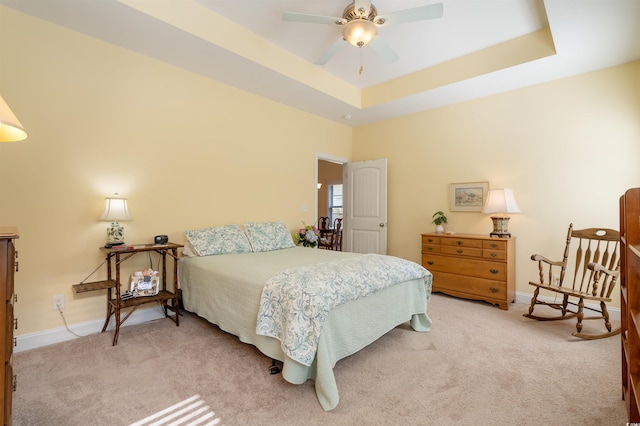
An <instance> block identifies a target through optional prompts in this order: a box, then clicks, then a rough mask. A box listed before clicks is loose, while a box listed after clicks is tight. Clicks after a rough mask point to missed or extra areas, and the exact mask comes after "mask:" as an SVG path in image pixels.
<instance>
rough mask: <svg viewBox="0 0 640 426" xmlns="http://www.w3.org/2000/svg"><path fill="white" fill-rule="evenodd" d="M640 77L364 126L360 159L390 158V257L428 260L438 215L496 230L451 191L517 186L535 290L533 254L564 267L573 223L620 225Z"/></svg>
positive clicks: (358, 133) (615, 74) (529, 91)
mask: <svg viewBox="0 0 640 426" xmlns="http://www.w3.org/2000/svg"><path fill="white" fill-rule="evenodd" d="M639 75H640V61H636V62H633V63H629V64H626V65H622V66H618V67H614V68H609V69H605V70H601V71H596V72H592V73H588V74H584V75H581V76H577V77H573V78H567V79H563V80H559V81H555V82H550V83H546V84H541V85H538V86H534V87H529V88H525V89H521V90H515V91H512V92H508V93H504V94H500V95H495V96H490V97H486V98H483V99H478V100H475V101H472V102H467V103H463V104H458V105H452V106H449V107H445V108H440V109H437V110H433V111H428V112H423V113H419V114H415V115H411V116H407V117H402V118H398V119H395V120H390V121H386V122H382V123H377V124H372V125H369V126H364V127H361V128H358V129H356V130H355V132H354V139H353V161H359V160H365V159H371V158H383V157H386V158H388V160H389V162H388V167H389V169H388V175H389V176H388V200H389V201H388V215H389V245H388V248H389V253H390V254H392V255H397V256H401V257H404V258H407V259H410V260H413V261H416V262H419V261H420V236H419V235H420V233H422V232H433V231H434V225H433V224H431V215H432V214H433V213H434V212H436V211H438V210H443V211H444V212H445V213H446V214H447V216H448V219H449V225H450V226H453V227H455V229H456V231H457V232H458V233H462V232H465V233H478V234H488V233H489V232H491V230H492V225H491V220H490V219H489V217H487V216H486V215H484V214H482V213H461V212H450V210H449V184H450V183H452V182H478V181H488V182H489V184H490V188H501V187H511V188H513V191H514V194H515V197H516V200H517V202H518V205H519V207H520V209H521V210H522V214H519V215H513V216H512V218H511V220H510V224H509V230H510V231H511V233H512V234H513V235H514V236H516V237H517V244H516V247H517V262H516V263H517V266H516V273H517V274H516V275H517V291H518V292H526V293H532V290H531V289H532V287H531V286H529V285H528V284H527V283H528V281H529V280H530V279H535V278H536V276H537V275H536V274H537V272H536V271H537V269H536V267H535V265H534V262H532V261H531V260H530V259H529V258H530V255H531V254H533V253H541V254H545V255H547V256H548V257H552V258H557V259H560V258H561V257H562V249H563V241H564V238H565V236H566V232H567V227H568V225H569V223H570V222H573V223H574V225H575V226H576V227H578V228H581V227H584V228H586V227H609V228H613V229H618V228H619V225H618V198H619V197H620V196H621V195H622V194H623V192H624V191H625V190H626V189H627V188H630V187H634V186H638V185H639V184H640V167H638V164H639V163H638V162H639V160H640V79H639V78H638V76H639ZM616 296H617V295H616Z"/></svg>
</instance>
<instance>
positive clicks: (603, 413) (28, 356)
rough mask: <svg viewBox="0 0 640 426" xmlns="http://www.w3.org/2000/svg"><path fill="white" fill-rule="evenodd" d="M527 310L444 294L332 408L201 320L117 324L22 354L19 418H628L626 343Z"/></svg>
mask: <svg viewBox="0 0 640 426" xmlns="http://www.w3.org/2000/svg"><path fill="white" fill-rule="evenodd" d="M526 308H527V306H526V305H524V304H515V305H511V307H510V310H509V311H502V310H499V309H497V308H496V307H493V306H491V305H489V304H486V303H482V302H472V301H466V300H460V299H455V298H451V297H448V296H443V295H439V294H435V295H434V296H433V299H432V302H431V305H430V306H429V315H430V316H431V318H432V320H433V323H434V325H433V327H432V330H431V331H430V332H429V333H417V332H414V331H412V330H411V328H410V327H409V325H408V324H404V325H401V326H400V327H398V328H396V329H394V330H392V331H391V332H390V333H388V334H387V335H385V336H384V337H382V338H381V339H379V340H378V341H377V342H375V343H374V344H372V345H370V346H369V347H367V348H365V349H363V350H362V351H360V352H358V353H357V354H355V355H353V356H351V357H349V358H346V359H344V360H341V361H339V362H338V364H337V365H336V367H335V374H336V377H337V382H338V388H339V390H340V404H339V405H338V407H337V408H336V409H335V410H333V411H331V412H325V411H323V410H322V408H321V407H320V405H319V403H318V401H317V399H316V396H315V392H314V388H313V383H312V382H310V381H308V382H307V383H305V384H303V385H291V384H289V383H287V382H285V381H284V380H283V379H282V376H281V375H270V374H269V371H268V370H269V366H270V360H269V359H267V358H265V357H264V356H262V355H261V354H260V353H259V352H258V351H257V350H256V349H255V348H253V347H251V346H248V345H245V344H242V343H240V342H239V341H238V340H237V339H236V338H235V337H233V336H231V335H228V334H226V333H224V332H221V331H220V330H219V329H218V328H217V327H215V326H212V325H210V324H208V323H207V322H205V321H204V320H202V319H200V318H198V317H196V316H194V315H192V314H185V316H184V317H183V318H182V319H181V321H180V327H175V324H174V323H173V322H172V321H170V320H167V319H162V320H158V321H154V322H153V323H148V324H143V325H137V326H130V327H125V328H123V329H122V330H121V332H120V339H119V343H118V346H116V347H112V346H111V339H112V333H111V332H107V333H104V334H97V335H92V336H89V337H84V338H80V339H75V340H72V341H68V342H65V343H60V344H56V345H51V346H48V347H44V348H39V349H34V350H31V351H26V352H22V353H18V354H16V355H15V356H14V367H15V371H16V373H17V375H18V388H17V391H16V392H15V393H14V404H13V424H14V425H19V426H20V425H24V426H27V425H29V426H35V425H129V424H133V423H135V422H139V421H140V422H139V423H137V424H140V425H150V424H153V421H155V420H157V419H155V420H154V419H148V420H145V421H142V420H143V419H145V418H147V417H148V416H152V415H153V414H154V413H158V412H161V411H162V410H166V411H165V412H163V413H161V414H159V416H165V417H166V416H174V417H173V420H174V421H175V420H176V419H182V420H178V421H177V422H176V423H174V424H189V421H194V423H193V424H206V423H196V421H197V420H195V419H201V420H204V419H205V418H207V419H208V421H210V424H225V425H299V424H304V425H328V424H331V425H353V424H360V425H474V426H475V425H515V424H518V425H563V426H566V425H598V426H602V425H624V424H625V423H626V411H625V405H624V402H623V401H622V400H621V390H620V338H619V337H618V336H617V337H613V338H609V339H602V340H596V341H583V340H578V339H575V338H573V337H572V336H571V332H572V331H573V329H574V323H573V322H572V321H563V322H553V323H550V322H546V323H542V322H537V321H534V320H530V319H526V318H524V317H522V313H523V312H524V311H525V309H526ZM587 325H588V326H589V327H595V326H596V325H599V324H596V323H595V322H594V321H590V322H588V324H587ZM198 404H199V405H198ZM198 409H199V410H200V411H197V410H198ZM187 413H191V414H187ZM188 415H190V416H191V418H190V420H187V419H186V417H187V416H188ZM157 424H170V422H169V421H168V420H167V423H157Z"/></svg>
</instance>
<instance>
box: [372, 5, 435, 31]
mask: <svg viewBox="0 0 640 426" xmlns="http://www.w3.org/2000/svg"><path fill="white" fill-rule="evenodd" d="M443 10H444V6H443V5H442V3H434V4H429V5H427V6H421V7H416V8H413V9H405V10H399V11H397V12H390V13H387V14H386V15H379V16H376V18H375V19H374V22H375V23H376V24H377V25H384V26H385V27H386V26H387V25H396V24H404V23H406V22H415V21H424V20H426V19H438V18H442V15H443ZM379 20H384V22H383V23H378V21H379Z"/></svg>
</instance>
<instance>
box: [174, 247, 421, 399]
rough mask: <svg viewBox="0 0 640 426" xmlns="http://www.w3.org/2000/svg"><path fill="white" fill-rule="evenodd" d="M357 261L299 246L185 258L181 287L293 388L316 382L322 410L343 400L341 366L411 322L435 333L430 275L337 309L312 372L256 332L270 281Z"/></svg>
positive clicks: (197, 309) (190, 307)
mask: <svg viewBox="0 0 640 426" xmlns="http://www.w3.org/2000/svg"><path fill="white" fill-rule="evenodd" d="M356 256H362V255H360V254H356V253H347V252H338V251H331V250H317V249H309V248H303V247H295V248H289V249H283V250H276V251H270V252H263V253H243V254H228V255H217V256H205V257H192V258H183V259H182V260H181V272H180V285H181V288H182V299H183V303H184V307H185V309H186V310H187V311H189V312H194V313H196V314H197V315H199V316H201V317H203V318H205V319H207V320H208V321H209V322H211V323H213V324H217V325H218V326H219V327H220V328H221V329H222V330H225V331H227V332H229V333H231V334H234V335H236V336H238V338H239V339H240V340H241V341H242V342H245V343H249V344H252V345H254V346H256V347H257V348H258V349H259V350H260V351H261V352H262V353H263V354H265V355H266V356H268V357H271V358H274V359H277V360H280V361H282V362H283V370H282V375H283V377H284V379H285V380H287V381H288V382H290V383H294V384H300V383H304V382H305V381H306V380H308V379H312V380H314V381H315V388H316V395H317V397H318V400H319V402H320V404H321V406H322V407H323V409H325V410H327V411H328V410H332V409H334V408H335V407H336V406H337V405H338V401H339V394H338V388H337V385H336V381H335V376H334V374H333V367H334V366H335V363H336V362H337V361H338V360H340V359H342V358H345V357H347V356H349V355H351V354H354V353H355V352H357V351H359V350H360V349H362V348H364V347H365V346H367V345H369V344H370V343H372V342H374V341H375V340H377V339H378V338H379V337H381V336H382V335H384V334H386V333H387V332H389V331H390V330H391V329H393V328H395V327H396V326H398V325H399V324H402V323H404V322H407V321H409V320H410V321H411V326H412V327H413V329H414V330H416V331H429V329H430V327H431V320H430V319H429V317H428V316H427V302H428V300H429V298H430V295H431V280H432V278H431V274H428V276H427V277H426V278H425V279H416V280H410V281H405V282H402V283H399V284H397V285H394V286H391V287H388V288H385V289H382V290H380V291H378V292H376V293H373V294H369V295H368V296H366V297H362V298H360V299H357V300H354V301H351V302H349V303H346V304H343V305H339V306H337V307H335V308H334V309H333V310H332V311H331V312H330V314H329V315H328V316H327V318H326V321H325V323H324V325H323V329H322V332H321V334H320V338H319V341H318V345H317V353H316V358H315V360H314V362H313V363H312V364H311V366H305V365H303V364H301V363H299V362H296V361H295V360H293V359H291V358H289V357H287V356H285V354H284V352H283V351H282V349H281V342H280V341H278V340H277V339H274V338H271V337H266V336H260V335H258V334H256V320H257V318H258V309H259V305H260V297H261V294H262V288H263V286H264V283H265V282H266V281H267V280H268V279H269V278H271V277H272V276H274V275H276V274H278V273H279V272H281V271H283V270H286V269H289V268H293V267H297V266H303V265H310V264H314V263H318V262H328V261H335V260H339V259H343V258H348V257H356Z"/></svg>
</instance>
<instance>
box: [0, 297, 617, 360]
mask: <svg viewBox="0 0 640 426" xmlns="http://www.w3.org/2000/svg"><path fill="white" fill-rule="evenodd" d="M531 296H532V294H529V293H519V292H518V293H516V301H517V302H519V303H525V304H529V303H531ZM540 299H541V300H543V301H545V302H553V301H554V299H553V298H551V297H540ZM585 305H586V306H592V307H595V306H594V305H588V304H585ZM598 308H599V306H598ZM608 310H609V315H610V316H611V319H612V320H614V321H620V308H608ZM163 317H164V314H163V312H162V310H161V309H139V310H137V311H135V312H134V313H133V314H131V316H130V317H129V318H128V319H127V321H126V322H125V323H124V324H122V327H126V326H129V325H135V324H142V323H144V322H148V321H153V320H156V319H160V318H163ZM103 325H104V320H95V321H89V322H85V323H79V324H73V325H72V326H70V327H69V328H70V329H71V330H72V331H73V332H74V333H76V334H77V335H78V336H76V335H75V334H73V333H71V332H70V331H69V330H67V329H66V327H58V328H53V329H50V330H45V331H39V332H37V333H30V334H22V335H20V336H16V341H17V343H16V347H15V348H13V351H14V352H22V351H27V350H29V349H35V348H39V347H42V346H47V345H52V344H54V343H60V342H64V341H67V340H71V339H76V338H78V337H80V336H88V335H90V334H97V333H100V331H101V330H102V326H103ZM113 329H114V325H113V320H111V322H110V323H109V327H108V328H107V331H106V332H113Z"/></svg>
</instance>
